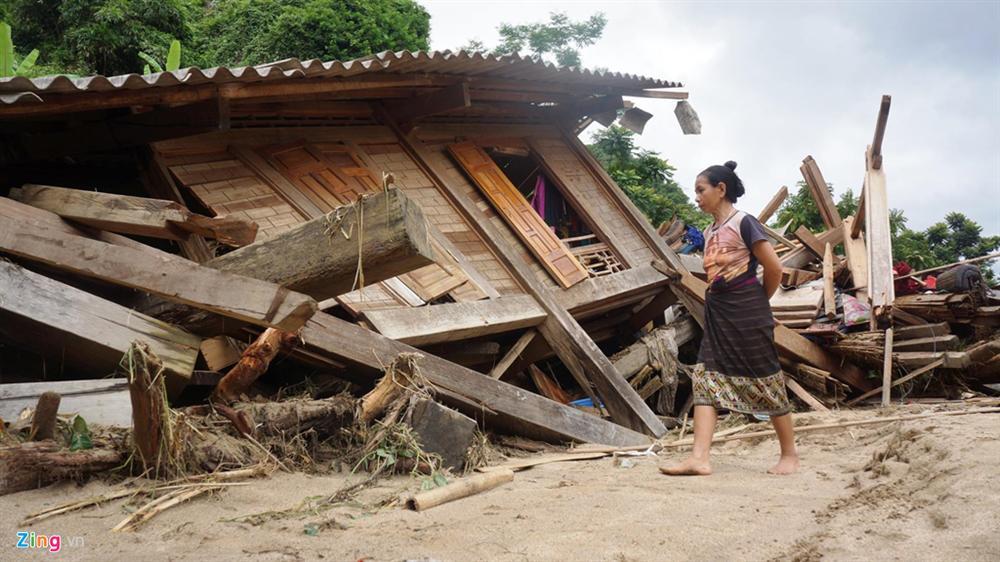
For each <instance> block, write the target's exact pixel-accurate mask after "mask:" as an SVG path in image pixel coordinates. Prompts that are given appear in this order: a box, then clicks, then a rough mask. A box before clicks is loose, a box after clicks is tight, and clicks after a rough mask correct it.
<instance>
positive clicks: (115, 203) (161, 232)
mask: <svg viewBox="0 0 1000 562" xmlns="http://www.w3.org/2000/svg"><path fill="white" fill-rule="evenodd" d="M10 197H11V198H12V199H16V200H18V201H21V202H22V203H26V204H28V205H31V206H33V207H38V208H40V209H45V210H47V211H51V212H53V213H56V214H57V215H59V216H61V217H63V218H66V219H70V220H74V221H77V222H80V223H83V224H86V225H88V226H92V227H95V228H99V229H101V230H107V231H110V232H118V233H121V234H136V235H140V236H150V237H153V238H166V239H168V240H186V239H187V238H188V237H189V236H190V235H191V234H198V235H200V236H207V237H210V238H215V239H217V240H219V241H220V242H222V243H224V244H228V245H231V246H245V245H247V244H250V243H252V242H253V241H254V238H256V237H257V224H256V223H254V222H252V221H248V220H241V219H237V218H233V217H218V218H212V217H206V216H203V215H197V214H195V213H192V212H191V211H189V210H188V209H187V208H185V207H184V206H183V205H181V204H180V203H177V202H174V201H168V200H165V199H149V198H146V197H132V196H128V195H117V194H114V193H100V192H97V191H84V190H82V189H70V188H65V187H54V186H50V185H33V184H27V185H25V186H23V187H21V188H14V189H11V190H10Z"/></svg>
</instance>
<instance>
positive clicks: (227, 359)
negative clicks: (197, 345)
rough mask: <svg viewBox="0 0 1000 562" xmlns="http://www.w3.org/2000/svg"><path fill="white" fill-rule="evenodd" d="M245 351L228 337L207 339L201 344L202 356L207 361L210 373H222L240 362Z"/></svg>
mask: <svg viewBox="0 0 1000 562" xmlns="http://www.w3.org/2000/svg"><path fill="white" fill-rule="evenodd" d="M242 355H243V351H242V350H241V349H240V347H239V346H237V345H236V340H234V339H233V338H230V337H228V336H215V337H214V338H205V340H204V341H202V342H201V356H202V357H203V358H204V359H205V364H206V365H208V369H209V370H210V371H215V372H220V373H221V372H222V371H223V370H225V369H226V367H229V366H231V365H234V364H235V363H236V362H237V361H239V360H240V357H241V356H242Z"/></svg>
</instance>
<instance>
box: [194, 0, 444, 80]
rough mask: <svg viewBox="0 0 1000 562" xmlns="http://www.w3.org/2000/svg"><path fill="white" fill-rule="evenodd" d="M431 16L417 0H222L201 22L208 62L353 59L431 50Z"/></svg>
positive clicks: (203, 54)
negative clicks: (405, 51)
mask: <svg viewBox="0 0 1000 562" xmlns="http://www.w3.org/2000/svg"><path fill="white" fill-rule="evenodd" d="M429 36H430V15H429V14H428V13H427V11H426V10H424V9H423V7H421V6H420V5H419V4H417V3H416V2H414V1H412V0H364V1H361V0H219V1H217V2H214V3H211V4H208V6H207V8H206V10H205V16H204V18H203V19H202V21H201V22H200V23H199V24H198V26H197V37H198V39H197V42H196V44H195V45H194V49H195V50H196V51H200V53H201V58H202V59H203V60H204V61H205V62H206V64H209V65H243V64H246V65H252V64H261V63H265V62H272V61H275V60H280V59H284V58H290V57H295V58H299V59H303V60H305V59H312V58H318V59H321V60H349V59H353V58H358V57H363V56H367V55H370V54H373V53H377V52H381V51H385V50H390V51H398V50H426V49H427V48H428V37H429Z"/></svg>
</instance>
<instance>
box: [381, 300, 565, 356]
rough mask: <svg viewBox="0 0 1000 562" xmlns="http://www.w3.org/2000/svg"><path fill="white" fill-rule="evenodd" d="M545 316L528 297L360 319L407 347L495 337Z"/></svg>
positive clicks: (384, 313) (390, 312)
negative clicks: (488, 336)
mask: <svg viewBox="0 0 1000 562" xmlns="http://www.w3.org/2000/svg"><path fill="white" fill-rule="evenodd" d="M546 316H547V314H546V313H545V310H544V309H543V308H542V307H541V306H539V304H538V303H537V302H535V299H534V298H533V297H532V296H530V295H513V296H508V297H500V298H498V299H488V300H483V301H476V302H459V303H446V304H437V305H433V306H422V307H419V308H405V309H391V310H369V311H366V312H364V313H363V314H362V317H363V318H364V319H365V320H366V321H367V322H368V323H369V324H371V325H372V327H374V328H375V330H376V331H378V332H379V333H380V334H382V335H384V336H386V337H388V338H391V339H394V340H397V341H401V342H404V343H408V344H411V345H427V344H432V343H440V342H445V341H454V340H461V339H468V338H474V337H479V336H486V335H490V334H499V333H503V332H509V331H512V330H519V329H522V328H529V327H532V326H537V325H538V324H540V323H541V322H542V321H544V320H545V318H546Z"/></svg>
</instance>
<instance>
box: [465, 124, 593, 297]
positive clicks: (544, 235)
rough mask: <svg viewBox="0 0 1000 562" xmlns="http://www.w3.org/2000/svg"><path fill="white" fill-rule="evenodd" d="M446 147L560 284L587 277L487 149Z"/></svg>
mask: <svg viewBox="0 0 1000 562" xmlns="http://www.w3.org/2000/svg"><path fill="white" fill-rule="evenodd" d="M448 150H449V151H450V152H451V155H452V156H454V157H455V160H456V161H458V163H459V165H461V166H462V168H463V169H464V170H465V172H466V173H467V174H469V176H470V177H471V178H472V180H473V181H474V182H475V184H476V185H477V186H478V187H479V189H480V190H481V191H482V192H483V194H485V195H486V197H487V198H488V199H489V200H490V202H491V203H493V207H494V208H496V210H497V212H499V213H500V215H501V216H502V217H503V218H504V219H505V220H506V221H507V224H508V225H510V227H511V228H512V229H513V230H514V232H516V233H517V235H518V236H519V237H520V238H521V240H522V241H523V242H524V243H525V244H526V245H527V246H528V248H530V249H531V251H532V253H534V254H535V257H537V258H538V259H539V260H540V261H541V262H542V265H543V266H545V269H546V270H548V272H549V273H550V274H551V275H552V277H554V278H555V279H556V281H558V282H559V284H560V285H562V286H563V287H572V286H573V285H575V284H576V283H579V282H580V281H583V280H584V279H586V278H587V271H586V270H585V269H583V266H581V265H580V262H578V261H577V260H576V258H575V257H573V254H571V253H570V251H569V249H568V248H566V246H565V244H563V243H562V241H561V240H559V238H558V237H557V236H556V235H555V234H554V233H553V232H552V231H551V230H550V229H549V225H547V224H545V221H544V220H542V217H540V216H538V213H536V212H535V210H534V209H532V208H531V205H530V204H529V203H528V200H527V199H525V198H524V196H523V195H521V192H519V191H518V190H517V188H516V187H514V185H513V184H512V183H511V182H510V180H509V179H508V178H507V176H506V175H504V173H503V171H502V170H500V168H499V167H498V166H497V165H496V163H495V162H493V159H491V158H490V157H489V155H488V154H486V151H484V150H483V149H482V148H480V147H479V146H477V145H475V144H473V143H469V142H465V143H458V144H452V145H449V146H448Z"/></svg>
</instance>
